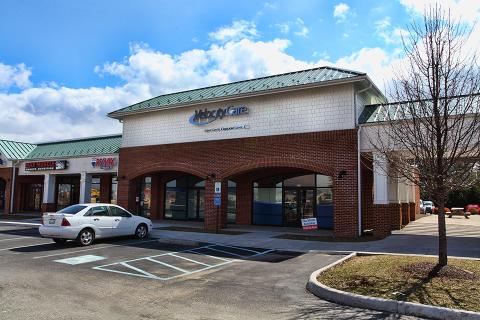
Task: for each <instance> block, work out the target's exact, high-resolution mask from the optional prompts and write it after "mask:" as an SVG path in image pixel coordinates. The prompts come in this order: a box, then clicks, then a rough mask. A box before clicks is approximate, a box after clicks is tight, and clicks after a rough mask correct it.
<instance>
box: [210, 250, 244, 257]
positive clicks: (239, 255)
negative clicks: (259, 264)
mask: <svg viewBox="0 0 480 320" xmlns="http://www.w3.org/2000/svg"><path fill="white" fill-rule="evenodd" d="M208 250H213V251H218V252H223V253H226V254H230V255H232V256H236V257H240V258H246V257H247V256H242V255H241V254H238V253H233V252H229V251H224V250H220V249H215V248H208Z"/></svg>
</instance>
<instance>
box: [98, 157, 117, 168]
mask: <svg viewBox="0 0 480 320" xmlns="http://www.w3.org/2000/svg"><path fill="white" fill-rule="evenodd" d="M116 164H117V159H115V158H113V157H110V158H92V167H93V168H100V169H113V168H114V167H115V165H116Z"/></svg>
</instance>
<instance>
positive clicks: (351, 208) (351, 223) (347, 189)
mask: <svg viewBox="0 0 480 320" xmlns="http://www.w3.org/2000/svg"><path fill="white" fill-rule="evenodd" d="M357 196H358V193H357V172H356V170H353V169H352V170H346V176H344V177H342V178H338V177H333V230H334V235H335V237H339V238H342V237H343V238H356V237H358V201H357V199H358V197H357Z"/></svg>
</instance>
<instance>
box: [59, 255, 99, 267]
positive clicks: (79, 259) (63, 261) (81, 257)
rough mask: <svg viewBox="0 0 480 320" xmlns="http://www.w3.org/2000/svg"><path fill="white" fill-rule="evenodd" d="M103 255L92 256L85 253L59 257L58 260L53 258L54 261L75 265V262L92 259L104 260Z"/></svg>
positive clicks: (84, 261) (79, 262)
mask: <svg viewBox="0 0 480 320" xmlns="http://www.w3.org/2000/svg"><path fill="white" fill-rule="evenodd" d="M104 259H105V258H104V257H101V256H94V255H91V254H87V255H84V256H78V257H72V258H66V259H60V260H54V261H55V262H60V263H66V264H70V265H77V264H82V263H89V262H94V261H100V260H104Z"/></svg>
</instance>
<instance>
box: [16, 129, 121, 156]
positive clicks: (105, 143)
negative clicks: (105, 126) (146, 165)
mask: <svg viewBox="0 0 480 320" xmlns="http://www.w3.org/2000/svg"><path fill="white" fill-rule="evenodd" d="M121 143H122V135H119V134H117V135H111V136H102V137H90V138H81V139H75V140H65V141H56V142H47V143H39V144H37V147H36V148H35V149H34V150H33V151H32V152H30V153H29V154H28V155H27V156H26V157H25V159H51V158H66V157H81V156H93V155H102V154H113V153H118V151H119V149H120V145H121Z"/></svg>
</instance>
